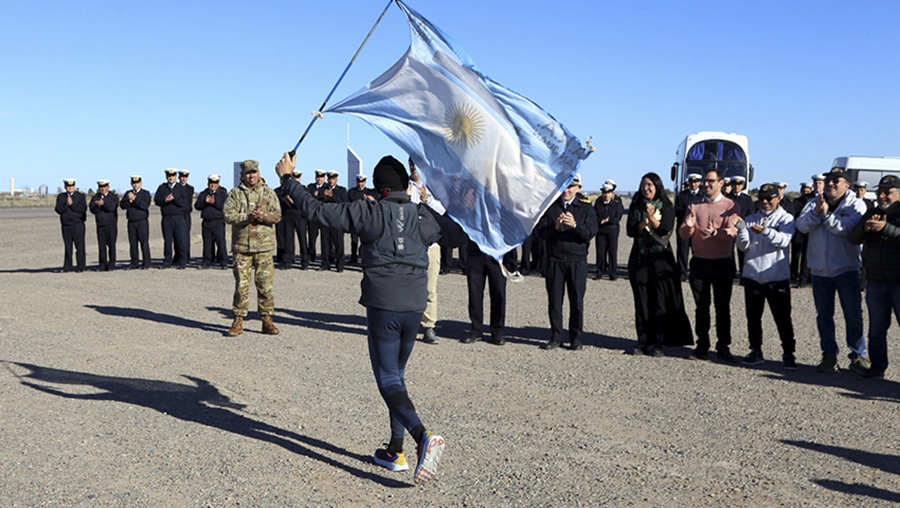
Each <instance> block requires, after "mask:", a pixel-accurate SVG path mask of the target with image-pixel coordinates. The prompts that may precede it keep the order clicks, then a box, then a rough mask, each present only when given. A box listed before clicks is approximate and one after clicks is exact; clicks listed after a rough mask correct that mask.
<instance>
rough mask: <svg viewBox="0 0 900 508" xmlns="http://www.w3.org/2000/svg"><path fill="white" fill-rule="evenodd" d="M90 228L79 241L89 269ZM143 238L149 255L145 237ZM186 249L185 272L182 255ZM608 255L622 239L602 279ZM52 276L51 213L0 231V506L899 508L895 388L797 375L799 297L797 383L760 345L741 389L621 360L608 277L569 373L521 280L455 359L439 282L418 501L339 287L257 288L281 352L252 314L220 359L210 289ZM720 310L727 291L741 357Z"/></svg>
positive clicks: (92, 260)
mask: <svg viewBox="0 0 900 508" xmlns="http://www.w3.org/2000/svg"><path fill="white" fill-rule="evenodd" d="M121 220H122V222H121V223H120V237H119V247H118V252H119V261H120V265H121V264H122V262H123V261H124V260H126V259H127V251H128V248H127V238H126V235H125V234H124V231H125V228H124V219H121ZM196 223H197V224H195V228H196V229H195V232H197V233H199V219H197V220H196ZM93 228H94V226H93V220H92V219H89V220H88V235H87V237H88V238H87V244H88V247H87V251H88V265H89V267H91V266H95V265H96V256H97V247H96V237H95V235H94V233H93ZM151 230H152V242H153V245H152V248H153V253H154V255H157V256H158V255H159V254H160V253H161V252H162V248H161V240H160V234H159V226H158V217H157V216H154V217H153V219H152V224H151ZM192 240H193V246H192V252H193V254H194V255H195V256H196V255H198V254H199V253H200V239H199V235H198V234H195V235H194V236H193V239H192ZM629 248H630V242H628V240H627V238H625V236H624V232H623V236H622V241H621V249H620V255H619V261H620V263H623V264H624V263H625V261H626V260H627V251H628V249H629ZM591 259H593V256H592V257H591ZM61 261H62V241H61V238H60V233H59V225H58V221H57V219H56V216H55V214H54V213H53V212H52V211H51V210H46V209H44V210H21V209H4V210H0V273H2V275H0V280H2V281H3V282H2V287H3V297H2V299H0V347H2V354H0V360H2V361H3V366H4V367H5V369H4V370H3V372H2V374H0V409H2V411H0V436H2V437H0V440H2V446H0V492H2V493H3V501H2V504H3V505H4V506H11V507H20V506H21V507H26V506H67V507H69V506H73V507H74V506H92V507H93V506H173V507H174V506H209V507H220V506H372V505H387V504H391V505H394V504H397V505H410V504H416V505H424V506H551V505H552V506H597V505H601V504H603V505H610V506H663V505H665V506H828V507H831V506H853V505H860V506H887V505H892V504H895V503H898V502H900V442H898V436H900V418H898V416H900V406H898V403H900V385H898V382H897V379H898V374H897V372H898V371H897V368H896V367H893V368H891V369H889V370H888V373H887V379H885V380H883V381H863V380H859V379H857V378H856V377H855V376H853V375H852V374H851V373H849V372H848V371H841V372H839V373H836V374H832V375H826V374H818V373H816V372H814V370H813V366H814V365H815V364H816V363H817V362H818V360H819V350H818V339H817V335H816V332H815V317H814V313H813V304H812V296H811V293H810V291H809V289H800V290H796V291H794V293H793V296H794V326H795V330H796V333H797V339H798V351H797V358H798V361H799V363H800V369H799V370H798V371H797V372H784V371H782V368H781V362H780V357H781V354H780V345H779V343H778V341H777V338H776V337H775V335H774V333H775V332H774V324H772V323H769V324H768V325H767V326H766V332H767V334H768V335H767V338H766V343H765V344H764V352H765V355H766V358H768V359H769V361H767V362H766V363H765V364H764V365H763V366H761V367H759V368H743V367H739V366H730V365H724V364H720V363H716V362H696V361H688V360H687V356H688V354H689V350H688V349H670V350H668V351H667V353H668V356H666V357H665V358H647V357H634V356H630V355H627V354H623V352H624V351H629V350H630V349H631V348H632V347H633V345H634V338H633V337H634V331H633V327H634V324H633V318H632V301H631V292H630V289H629V286H628V281H627V279H626V278H625V277H620V278H619V279H618V280H617V281H615V282H613V281H608V280H602V281H593V280H590V281H588V292H587V296H586V301H585V306H586V308H587V309H589V310H588V316H587V318H586V322H585V329H586V330H587V331H588V336H587V340H586V343H587V347H586V348H585V349H584V350H583V351H580V352H571V351H567V350H554V351H543V350H541V349H540V348H539V347H538V346H539V345H540V344H541V343H543V342H544V341H545V340H546V339H547V337H548V324H547V317H546V294H545V291H544V286H543V280H542V279H540V278H539V277H533V276H530V277H526V279H525V281H524V282H522V283H519V284H510V285H509V289H508V293H509V302H508V316H507V322H508V323H509V325H510V328H509V334H510V340H509V342H508V343H507V345H506V346H503V347H498V346H494V345H491V344H487V343H483V342H481V343H476V344H472V345H466V344H461V343H459V342H458V341H457V340H455V339H460V338H462V337H464V336H465V332H466V329H467V324H468V318H467V313H466V290H465V287H466V286H465V278H464V277H463V276H461V275H459V274H457V273H452V274H448V275H444V276H442V277H441V279H440V282H439V287H438V292H439V303H440V307H439V317H440V321H439V326H438V329H437V330H438V332H439V334H440V335H441V336H442V337H443V340H442V341H441V343H440V344H439V345H436V346H428V345H424V344H419V345H417V346H416V349H415V351H414V353H413V358H412V360H411V362H410V365H409V369H408V374H407V378H408V384H409V387H410V392H411V396H412V398H413V400H414V401H415V402H416V404H417V409H418V410H419V413H420V415H421V416H422V418H423V420H424V422H425V424H426V425H427V426H428V427H429V428H431V429H433V430H434V431H436V432H438V433H440V434H442V435H443V436H444V437H445V439H446V440H447V447H446V450H445V454H444V457H443V460H442V462H441V467H440V472H439V477H438V480H437V481H435V482H432V483H431V484H428V485H425V486H421V487H416V486H414V485H413V483H412V473H411V471H410V472H403V473H392V472H389V471H387V470H385V469H382V468H380V467H377V466H375V465H374V464H372V463H371V459H370V456H371V453H372V451H373V450H374V449H375V448H376V447H377V446H379V445H380V444H381V443H382V442H384V441H386V440H387V438H388V432H387V430H388V429H387V423H388V418H387V411H386V408H385V406H384V403H383V402H382V401H381V399H380V397H379V396H378V393H377V390H376V388H375V383H374V380H373V378H372V374H371V372H370V369H369V365H368V356H367V353H366V341H365V335H366V330H365V317H364V309H363V308H362V307H361V306H359V305H358V304H357V303H356V301H357V299H358V296H359V278H360V273H359V271H358V270H356V269H355V268H352V269H348V270H346V271H345V272H344V273H341V274H337V273H334V272H329V273H324V272H315V271H300V270H291V271H279V272H277V274H276V287H275V295H276V323H277V324H278V325H279V326H280V327H281V332H282V333H281V334H280V335H278V336H275V337H271V336H265V335H262V334H261V333H259V332H258V330H259V321H258V319H257V318H256V316H255V315H251V316H252V319H251V320H250V322H249V324H248V326H249V330H248V331H247V332H246V333H245V334H244V335H242V336H240V337H238V338H226V337H223V335H222V334H223V332H224V331H225V330H227V328H228V326H229V324H230V302H231V292H232V288H233V279H232V275H231V272H230V271H220V270H207V271H200V270H196V269H189V270H185V271H176V270H167V271H160V270H155V269H154V270H147V271H129V272H125V271H116V272H109V273H106V272H103V273H101V272H93V271H89V272H87V273H82V274H74V273H70V274H60V273H56V272H55V270H56V269H57V268H58V267H59V266H60V265H61ZM684 289H685V296H686V300H687V301H686V304H687V305H688V312H689V315H692V313H693V302H692V301H690V300H691V299H690V295H689V291H688V288H687V285H685V286H684ZM742 307H743V294H742V292H741V291H740V288H738V287H736V288H735V293H734V298H733V302H732V308H734V309H735V310H736V312H735V317H734V322H733V335H734V337H735V344H734V346H733V351H734V352H735V353H739V354H745V348H746V324H745V322H744V319H743V316H742V312H740V310H739V309H741V308H742ZM838 312H840V311H838ZM765 319H767V320H769V319H770V317H769V314H768V313H767V314H766V317H765ZM838 321H840V319H838ZM838 328H839V331H838V333H839V336H840V335H842V333H843V327H841V326H840V325H839V327H838ZM897 330H898V329H897V327H896V325H895V327H894V328H893V329H892V330H891V332H890V336H889V341H890V342H891V346H890V347H891V348H892V349H891V360H892V362H893V365H900V358H898V351H900V346H898V341H897V337H898V331H897ZM775 360H777V361H775ZM846 362H847V360H846V359H843V360H842V365H843V366H846ZM413 450H414V445H413V443H411V442H408V443H407V451H409V452H411V453H410V455H411V456H412V457H414V456H415V453H412V452H413Z"/></svg>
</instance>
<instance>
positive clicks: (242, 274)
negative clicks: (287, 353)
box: [225, 160, 281, 337]
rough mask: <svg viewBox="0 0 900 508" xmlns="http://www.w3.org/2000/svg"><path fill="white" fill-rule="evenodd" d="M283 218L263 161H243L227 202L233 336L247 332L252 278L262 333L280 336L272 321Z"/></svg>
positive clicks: (230, 331) (226, 219)
mask: <svg viewBox="0 0 900 508" xmlns="http://www.w3.org/2000/svg"><path fill="white" fill-rule="evenodd" d="M280 220H281V207H280V206H279V203H278V196H277V195H276V194H275V191H274V190H272V189H271V188H270V187H269V186H268V185H266V183H265V182H264V181H262V180H261V179H260V176H259V162H257V161H255V160H245V161H244V162H242V163H241V185H239V186H238V187H235V188H234V189H231V192H230V193H229V194H228V199H227V200H226V201H225V222H226V223H228V224H231V252H232V253H233V254H234V282H235V284H234V303H233V304H232V312H233V313H234V322H233V323H232V324H231V329H229V330H228V333H227V334H226V335H228V336H229V337H234V336H237V335H240V334H241V333H243V331H244V326H243V325H244V316H246V315H247V309H248V308H249V307H250V277H251V274H252V275H253V278H254V280H255V281H256V300H257V305H258V309H259V315H260V317H261V318H262V322H263V325H262V332H263V333H266V334H269V335H277V334H278V328H276V327H275V324H274V323H273V322H272V313H273V312H274V310H275V298H274V295H273V294H272V279H273V278H274V276H275V262H274V260H273V258H272V254H273V252H274V250H275V224H277V223H278V221H280Z"/></svg>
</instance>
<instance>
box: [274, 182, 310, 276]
mask: <svg viewBox="0 0 900 508" xmlns="http://www.w3.org/2000/svg"><path fill="white" fill-rule="evenodd" d="M291 177H292V178H293V179H294V181H295V182H297V183H298V184H299V183H300V178H302V177H303V173H302V172H301V171H300V170H299V169H294V170H293V171H292V172H291ZM275 195H277V196H278V201H279V202H280V203H281V222H279V223H278V226H282V238H281V243H282V254H281V265H280V266H279V268H281V269H282V270H286V269H288V268H290V267H291V266H292V265H293V264H294V254H295V252H296V251H295V250H294V247H295V246H296V244H295V243H294V236H296V237H297V242H299V243H300V269H301V270H306V269H307V268H309V221H307V220H306V217H304V216H303V214H302V213H300V210H298V209H297V208H296V207H295V206H294V198H292V197H291V195H290V194H288V193H287V192H285V191H284V184H282V185H281V186H279V187H278V188H276V189H275Z"/></svg>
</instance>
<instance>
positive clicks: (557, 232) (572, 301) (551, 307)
mask: <svg viewBox="0 0 900 508" xmlns="http://www.w3.org/2000/svg"><path fill="white" fill-rule="evenodd" d="M535 232H536V233H537V235H538V236H539V237H540V238H543V239H544V241H545V242H546V246H547V247H546V248H547V264H546V267H545V275H544V279H545V284H546V287H547V300H548V303H547V308H548V311H549V314H550V332H551V334H550V340H549V341H548V342H547V343H546V344H544V345H543V346H541V347H542V348H543V349H555V348H557V347H559V346H560V345H561V344H562V343H563V336H562V333H563V327H562V317H563V313H562V304H563V294H564V293H565V294H567V295H568V297H569V349H571V350H573V351H578V350H580V349H582V343H581V335H582V333H583V328H584V293H585V289H586V288H587V272H588V268H587V254H588V248H589V247H590V245H591V239H592V238H594V235H596V234H597V213H596V212H594V208H593V207H592V206H591V202H590V200H589V199H588V198H587V197H585V196H584V195H583V194H581V176H580V175H578V174H576V175H575V178H574V179H573V180H572V182H571V183H570V184H569V186H568V187H567V188H566V190H565V191H563V193H562V196H560V197H559V199H557V200H556V201H555V202H554V203H553V204H552V205H550V208H548V209H547V211H546V212H544V215H543V217H541V220H540V221H538V224H537V226H536V227H535Z"/></svg>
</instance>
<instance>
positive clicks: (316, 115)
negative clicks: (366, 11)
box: [290, 0, 394, 156]
mask: <svg viewBox="0 0 900 508" xmlns="http://www.w3.org/2000/svg"><path fill="white" fill-rule="evenodd" d="M392 3H394V0H388V3H387V5H385V6H384V10H383V11H381V15H380V16H378V19H377V20H375V24H374V25H372V28H371V29H370V30H369V33H368V34H366V38H365V39H363V41H362V44H360V45H359V48H358V49H357V50H356V53H354V54H353V58H351V59H350V62H349V63H348V64H347V67H345V68H344V72H342V73H341V76H340V77H339V78H338V80H337V83H335V84H334V86H333V87H332V88H331V91H330V92H328V96H327V97H325V100H324V101H322V105H321V106H319V110H318V111H316V112H314V113H313V118H312V120H311V121H310V122H309V125H307V126H306V130H305V131H303V135H302V136H300V139H299V140H297V144H296V145H294V149H293V150H291V152H290V153H291V155H292V156H293V155H295V154H296V153H297V148H299V147H300V143H302V142H303V140H304V139H305V138H306V135H307V134H309V130H310V129H312V126H313V124H314V123H316V120H318V119H319V118H321V117H322V111H324V110H325V105H326V104H328V100H329V99H331V96H332V95H333V94H334V91H335V90H337V87H338V85H340V84H341V81H342V80H343V79H344V76H346V75H347V71H349V70H350V66H351V65H353V62H355V61H356V57H358V56H359V53H360V52H361V51H362V49H363V47H364V46H365V45H366V43H367V42H369V37H371V36H372V32H374V31H375V28H376V27H377V26H378V24H379V23H381V18H383V17H384V14H385V13H386V12H387V10H388V7H390V6H391V4H392Z"/></svg>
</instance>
